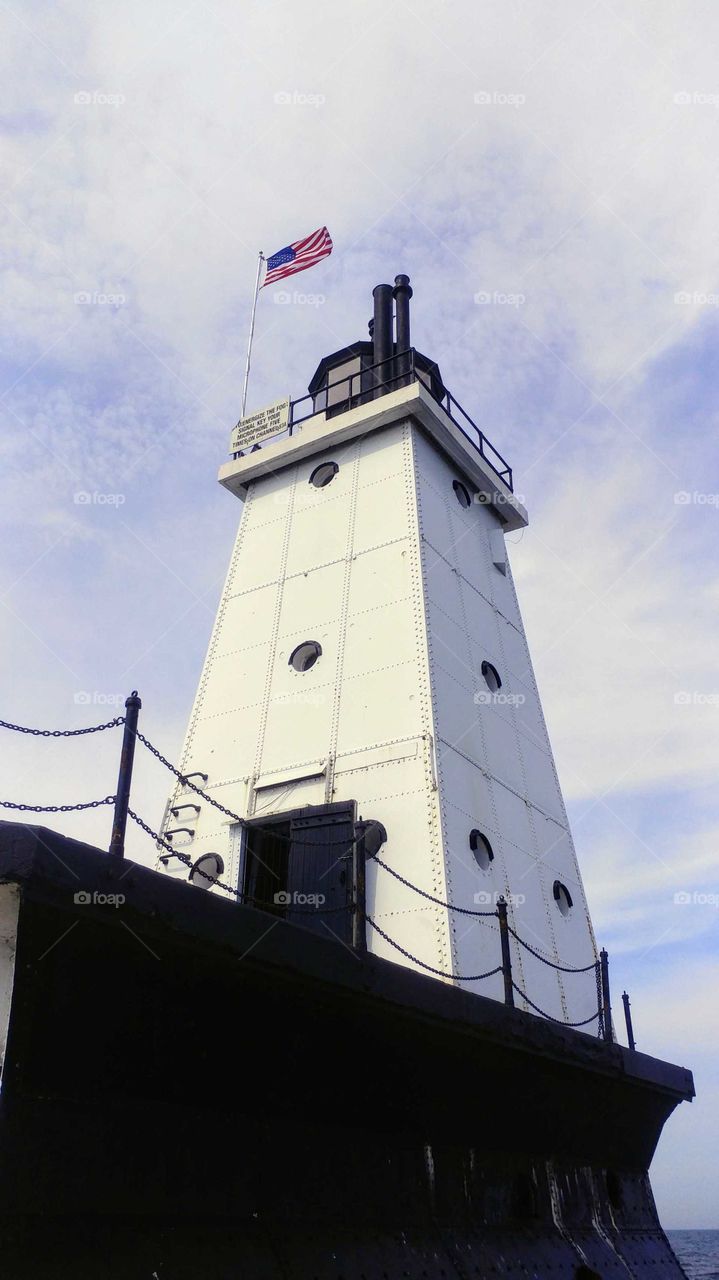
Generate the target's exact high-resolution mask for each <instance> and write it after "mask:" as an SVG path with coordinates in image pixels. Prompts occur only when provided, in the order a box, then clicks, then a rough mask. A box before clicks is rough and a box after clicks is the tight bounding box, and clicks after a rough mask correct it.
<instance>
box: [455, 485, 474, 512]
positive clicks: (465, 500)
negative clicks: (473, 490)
mask: <svg viewBox="0 0 719 1280" xmlns="http://www.w3.org/2000/svg"><path fill="white" fill-rule="evenodd" d="M452 488H453V489H454V496H455V498H456V499H457V501H458V503H459V505H460V507H464V508H465V509H466V508H467V507H469V506H471V505H472V499H471V498H470V496H469V490H468V489H467V488H466V487H465V486H464V485H463V484H462V481H461V480H453V481H452Z"/></svg>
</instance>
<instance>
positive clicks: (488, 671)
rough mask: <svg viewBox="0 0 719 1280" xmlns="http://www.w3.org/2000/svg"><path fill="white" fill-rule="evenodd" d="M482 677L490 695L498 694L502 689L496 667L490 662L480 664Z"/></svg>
mask: <svg viewBox="0 0 719 1280" xmlns="http://www.w3.org/2000/svg"><path fill="white" fill-rule="evenodd" d="M482 675H483V676H484V679H485V682H486V685H487V688H488V689H489V690H490V692H491V693H498V692H499V690H500V689H501V688H502V681H501V679H500V675H499V672H498V670H497V668H496V667H493V666H492V664H491V662H483V663H482Z"/></svg>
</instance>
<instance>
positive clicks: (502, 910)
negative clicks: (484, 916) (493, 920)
mask: <svg viewBox="0 0 719 1280" xmlns="http://www.w3.org/2000/svg"><path fill="white" fill-rule="evenodd" d="M497 915H498V916H499V940H500V942H501V944H502V977H503V978H504V1003H505V1004H511V1005H512V1006H513V1005H514V987H513V986H512V956H511V952H510V950H509V927H508V923H507V904H506V902H505V901H504V898H499V899H498V901H497Z"/></svg>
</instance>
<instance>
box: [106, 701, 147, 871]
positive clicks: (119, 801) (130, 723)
mask: <svg viewBox="0 0 719 1280" xmlns="http://www.w3.org/2000/svg"><path fill="white" fill-rule="evenodd" d="M141 706H142V702H141V701H140V699H139V697H138V694H137V689H133V691H132V693H131V694H130V696H129V698H127V699H126V701H125V731H124V733H123V735H122V754H121V756H120V772H119V774H118V778H117V792H116V794H115V813H114V817H113V821H112V836H111V838H110V853H114V854H116V855H117V857H118V858H124V856H125V828H126V826H127V810H128V808H129V804H130V785H131V783H132V763H133V760H134V759H135V734H136V732H137V717H138V715H139V713H140V707H141Z"/></svg>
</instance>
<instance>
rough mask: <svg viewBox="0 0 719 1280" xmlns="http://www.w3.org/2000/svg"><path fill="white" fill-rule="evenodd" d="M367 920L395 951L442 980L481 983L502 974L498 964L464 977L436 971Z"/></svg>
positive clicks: (368, 918) (368, 917) (442, 970)
mask: <svg viewBox="0 0 719 1280" xmlns="http://www.w3.org/2000/svg"><path fill="white" fill-rule="evenodd" d="M365 920H366V921H367V923H368V924H369V925H371V926H372V928H373V929H374V931H375V933H378V934H379V936H380V938H384V940H385V942H388V943H389V945H390V946H391V947H394V949H395V951H399V952H400V953H401V955H403V956H406V957H407V959H408V960H411V961H412V962H413V964H418V965H419V966H420V968H422V969H426V970H427V972H428V973H436V974H437V976H438V977H440V978H453V979H454V981H455V982H479V981H480V980H481V979H482V978H493V977H494V975H495V973H501V972H502V966H501V964H498V965H497V967H496V969H488V970H487V972H486V973H470V974H465V975H464V976H463V975H462V974H459V973H446V972H445V970H444V969H434V968H433V967H432V965H431V964H425V962H424V960H420V959H419V958H418V956H413V955H412V952H411V951H406V950H405V948H404V947H401V946H400V945H399V943H398V942H395V940H394V938H390V936H389V934H388V933H385V932H384V929H380V927H379V925H378V924H377V923H376V922H375V921H374V920H373V919H372V917H371V916H368V915H365Z"/></svg>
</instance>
